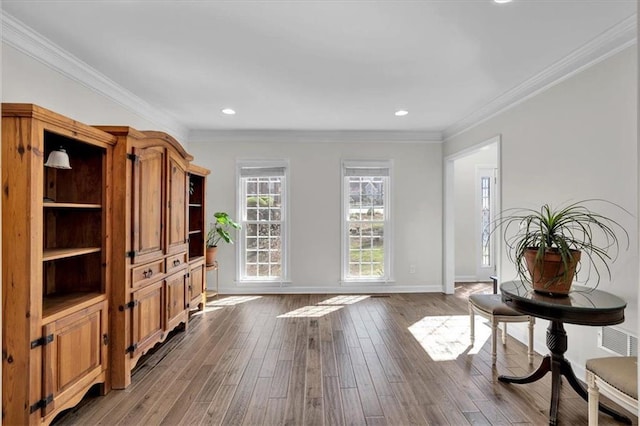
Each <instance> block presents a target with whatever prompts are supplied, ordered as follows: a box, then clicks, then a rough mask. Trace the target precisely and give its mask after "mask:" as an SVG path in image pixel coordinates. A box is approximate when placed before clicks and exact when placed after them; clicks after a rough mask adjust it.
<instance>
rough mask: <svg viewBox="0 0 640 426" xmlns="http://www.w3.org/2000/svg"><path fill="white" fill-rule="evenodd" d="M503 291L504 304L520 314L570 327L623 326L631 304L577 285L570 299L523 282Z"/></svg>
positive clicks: (509, 283)
mask: <svg viewBox="0 0 640 426" xmlns="http://www.w3.org/2000/svg"><path fill="white" fill-rule="evenodd" d="M500 291H501V292H502V300H503V302H505V303H506V304H507V305H508V306H510V307H512V308H513V309H515V310H517V311H519V312H522V313H524V314H527V315H532V316H535V317H538V318H543V319H547V320H551V321H560V322H563V323H567V324H580V325H591V326H604V325H614V324H620V323H622V322H623V321H624V308H625V307H626V306H627V302H625V301H624V300H622V299H621V298H619V297H618V296H616V295H614V294H611V293H607V292H606V291H602V290H594V289H593V288H590V287H583V286H577V285H573V286H572V287H571V292H570V293H569V294H568V295H567V296H550V295H547V294H542V293H538V292H535V291H533V289H532V288H531V287H530V286H529V285H526V284H524V283H522V282H521V281H507V282H504V283H502V284H501V285H500Z"/></svg>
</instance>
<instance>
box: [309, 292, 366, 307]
mask: <svg viewBox="0 0 640 426" xmlns="http://www.w3.org/2000/svg"><path fill="white" fill-rule="evenodd" d="M369 297H370V296H368V295H356V294H345V295H343V296H336V297H332V298H331V299H327V300H323V301H322V302H318V305H353V304H354V303H358V302H360V301H362V300H364V299H368V298H369Z"/></svg>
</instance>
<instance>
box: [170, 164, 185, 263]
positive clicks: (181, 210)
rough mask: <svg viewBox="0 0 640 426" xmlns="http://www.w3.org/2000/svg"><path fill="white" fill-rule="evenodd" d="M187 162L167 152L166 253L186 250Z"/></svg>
mask: <svg viewBox="0 0 640 426" xmlns="http://www.w3.org/2000/svg"><path fill="white" fill-rule="evenodd" d="M187 164H188V163H187V162H186V161H185V159H184V158H181V157H180V156H178V155H177V154H174V153H170V154H169V159H168V165H167V174H168V175H169V180H168V193H169V203H168V205H167V207H168V217H167V253H186V252H187V221H188V216H187Z"/></svg>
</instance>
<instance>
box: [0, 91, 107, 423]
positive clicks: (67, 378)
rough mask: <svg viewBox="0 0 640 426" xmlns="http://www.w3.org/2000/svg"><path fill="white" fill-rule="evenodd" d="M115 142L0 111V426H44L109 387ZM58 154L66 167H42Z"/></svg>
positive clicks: (28, 108)
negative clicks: (0, 297) (0, 294)
mask: <svg viewBox="0 0 640 426" xmlns="http://www.w3.org/2000/svg"><path fill="white" fill-rule="evenodd" d="M115 143H116V139H115V138H114V137H113V136H112V135H110V134H107V133H105V132H102V131H100V130H97V129H95V128H92V127H90V126H87V125H83V124H81V123H78V122H76V121H74V120H71V119H69V118H67V117H64V116H61V115H59V114H56V113H53V112H51V111H48V110H46V109H44V108H40V107H37V106H35V105H30V104H3V106H2V181H3V182H2V186H3V191H2V197H3V198H2V203H3V205H2V207H3V208H2V229H3V238H2V244H3V265H2V266H3V267H2V274H3V282H4V283H5V285H4V286H3V312H2V315H3V318H2V325H3V336H2V337H3V339H2V350H3V365H2V369H3V373H2V386H3V392H2V399H3V422H4V423H5V424H48V423H49V422H51V420H52V419H53V418H54V416H55V415H56V414H58V413H59V412H60V411H62V410H64V409H67V408H70V407H71V406H73V405H75V404H76V403H77V402H78V401H79V400H80V399H81V398H82V396H83V395H84V394H85V393H86V391H87V390H88V389H89V388H90V387H91V386H93V385H94V384H97V383H102V384H105V386H103V387H102V388H103V390H105V389H108V388H109V386H108V374H107V368H108V357H107V356H106V353H107V352H106V351H107V345H108V344H109V335H108V315H107V312H108V301H107V298H108V293H109V290H110V288H109V283H110V282H111V260H112V257H111V235H110V230H111V215H110V211H111V192H110V190H109V189H110V188H111V184H112V174H111V167H112V160H113V146H114V145H115ZM60 148H63V149H64V150H65V151H66V153H67V154H68V156H69V158H70V166H71V168H70V169H60V168H50V167H45V162H46V161H47V158H48V157H49V155H50V154H51V153H52V152H53V151H59V150H60ZM57 154H58V155H59V153H57Z"/></svg>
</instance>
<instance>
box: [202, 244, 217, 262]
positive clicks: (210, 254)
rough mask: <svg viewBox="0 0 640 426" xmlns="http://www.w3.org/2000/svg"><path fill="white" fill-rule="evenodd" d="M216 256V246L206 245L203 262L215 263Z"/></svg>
mask: <svg viewBox="0 0 640 426" xmlns="http://www.w3.org/2000/svg"><path fill="white" fill-rule="evenodd" d="M217 256H218V246H213V247H207V252H206V257H205V263H206V264H207V266H210V265H213V264H214V263H216V258H217Z"/></svg>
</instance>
